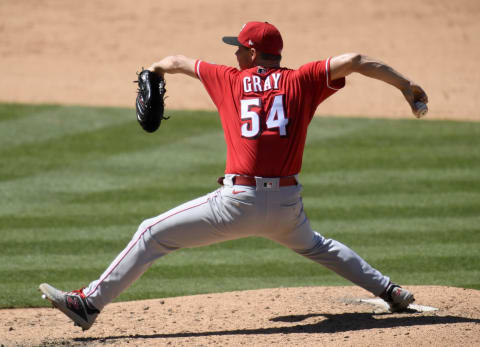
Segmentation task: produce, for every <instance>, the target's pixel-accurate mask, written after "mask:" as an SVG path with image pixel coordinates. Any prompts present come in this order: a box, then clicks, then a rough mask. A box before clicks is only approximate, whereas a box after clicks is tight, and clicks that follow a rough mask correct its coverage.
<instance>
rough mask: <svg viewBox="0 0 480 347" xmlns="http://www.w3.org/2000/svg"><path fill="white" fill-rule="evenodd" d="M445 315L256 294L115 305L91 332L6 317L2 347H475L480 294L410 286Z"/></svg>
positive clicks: (350, 294) (64, 321)
mask: <svg viewBox="0 0 480 347" xmlns="http://www.w3.org/2000/svg"><path fill="white" fill-rule="evenodd" d="M407 288H408V289H410V290H412V291H413V292H414V293H415V296H416V299H417V300H416V304H418V305H423V306H429V307H435V308H437V309H438V310H436V311H428V312H417V311H414V310H412V311H411V312H407V313H396V314H390V313H387V312H385V309H384V308H382V307H380V306H373V305H370V304H366V303H362V302H359V301H360V299H368V298H370V299H371V298H372V296H371V295H370V294H369V293H367V292H366V291H364V290H363V289H361V288H359V287H306V288H277V289H263V290H249V291H241V292H229V293H221V294H204V295H193V296H185V297H176V298H166V299H153V300H144V301H132V302H123V303H115V304H111V305H109V306H107V307H106V308H105V309H104V311H103V312H102V314H101V315H100V316H99V317H98V319H97V322H96V323H95V324H94V325H93V326H92V328H91V329H90V330H88V331H86V332H82V331H81V329H80V328H78V327H73V325H72V323H71V322H70V321H69V319H68V318H66V317H65V316H64V315H63V314H62V313H61V312H60V311H58V310H56V309H50V308H41V309H12V310H0V321H1V326H0V336H1V339H0V341H1V343H2V344H3V345H6V346H14V345H22V346H23V345H28V346H30V345H57V344H58V345H69V346H70V345H73V346H83V345H88V346H97V345H127V344H130V345H135V346H138V345H141V346H164V345H175V346H185V345H188V346H193V345H195V346H207V345H208V346H217V345H220V346H237V345H246V346H269V345H274V346H318V345H322V346H338V345H340V344H342V345H343V346H349V345H352V346H353V345H355V346H366V345H368V346H382V347H384V346H432V345H433V346H439V345H442V346H474V345H477V346H478V345H480V324H479V323H480V291H478V290H472V289H461V288H452V287H438V286H427V287H425V286H409V287H407Z"/></svg>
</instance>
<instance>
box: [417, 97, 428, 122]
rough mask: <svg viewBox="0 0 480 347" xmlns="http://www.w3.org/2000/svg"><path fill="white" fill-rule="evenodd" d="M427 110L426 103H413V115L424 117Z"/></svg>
mask: <svg viewBox="0 0 480 347" xmlns="http://www.w3.org/2000/svg"><path fill="white" fill-rule="evenodd" d="M427 112H428V106H427V104H426V103H424V102H421V101H417V102H416V103H415V116H417V117H418V118H421V117H424V116H425V115H426V114H427Z"/></svg>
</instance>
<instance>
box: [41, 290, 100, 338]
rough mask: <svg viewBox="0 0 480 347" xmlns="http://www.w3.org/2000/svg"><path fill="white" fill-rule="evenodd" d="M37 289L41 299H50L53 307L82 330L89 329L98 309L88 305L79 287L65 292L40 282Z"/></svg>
mask: <svg viewBox="0 0 480 347" xmlns="http://www.w3.org/2000/svg"><path fill="white" fill-rule="evenodd" d="M39 289H40V291H41V292H42V293H43V295H42V298H43V299H47V300H48V301H50V302H51V303H52V305H53V306H54V307H56V308H58V309H59V310H60V311H62V312H63V313H64V314H65V315H67V317H68V318H70V319H71V320H72V321H73V322H74V323H75V325H77V326H79V327H81V328H82V329H83V330H84V331H85V330H88V329H90V327H91V326H92V324H93V322H95V319H96V318H97V316H98V314H99V313H100V311H99V310H97V309H95V308H92V307H89V306H88V304H87V299H86V297H85V295H84V294H83V292H82V290H81V289H80V290H74V291H71V292H68V293H67V292H63V291H61V290H58V289H56V288H54V287H52V286H51V285H49V284H47V283H42V284H40V286H39Z"/></svg>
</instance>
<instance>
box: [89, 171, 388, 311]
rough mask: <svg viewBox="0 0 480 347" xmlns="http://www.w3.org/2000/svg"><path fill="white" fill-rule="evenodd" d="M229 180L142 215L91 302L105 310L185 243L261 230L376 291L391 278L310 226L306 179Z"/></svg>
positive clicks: (263, 234)
mask: <svg viewBox="0 0 480 347" xmlns="http://www.w3.org/2000/svg"><path fill="white" fill-rule="evenodd" d="M233 176H234V175H227V176H226V177H225V180H224V185H223V186H222V187H221V188H219V189H217V190H215V191H214V192H212V193H209V194H207V195H205V196H202V197H200V198H198V199H194V200H192V201H189V202H187V203H184V204H182V205H180V206H178V207H176V208H174V209H172V210H170V211H168V212H165V213H163V214H161V215H159V216H157V217H154V218H150V219H147V220H145V221H143V222H142V223H141V224H140V226H139V228H138V230H137V232H136V233H135V235H134V236H133V238H132V240H131V241H130V242H129V244H128V245H127V247H126V248H125V249H124V250H123V251H122V252H121V253H120V254H119V255H118V256H117V257H116V258H115V260H114V261H113V262H112V263H111V264H110V266H109V267H108V268H107V270H106V271H105V272H104V273H103V274H102V275H101V276H100V278H99V279H98V280H95V281H93V282H91V283H90V285H89V286H88V287H86V288H85V289H84V290H83V293H84V294H85V295H86V296H87V298H88V302H89V304H91V305H93V306H95V307H96V308H97V309H99V310H102V309H103V307H105V305H107V304H108V303H110V302H111V301H112V300H113V299H114V298H115V297H117V296H118V295H119V294H120V293H121V292H122V291H124V290H125V289H127V288H128V287H129V286H130V285H131V284H132V283H133V282H134V281H135V280H136V279H137V278H139V277H140V276H141V275H142V274H143V273H144V272H145V271H146V270H147V269H148V268H149V267H150V265H152V264H153V262H154V261H155V260H157V259H158V258H160V257H162V256H164V255H166V254H168V253H170V252H173V251H175V250H177V249H180V248H192V247H199V246H206V245H210V244H213V243H217V242H222V241H227V240H233V239H238V238H242V237H248V236H261V237H265V238H268V239H270V240H273V241H275V242H278V243H280V244H282V245H284V246H286V247H288V248H290V249H292V250H293V251H295V252H297V253H298V254H301V255H303V256H305V257H307V258H309V259H311V260H313V261H315V262H317V263H319V264H322V265H324V266H325V267H327V268H328V269H330V270H332V271H334V272H336V273H337V274H339V275H340V276H343V277H344V278H346V279H348V280H350V281H351V282H353V283H355V284H356V285H358V286H360V287H362V288H364V289H366V290H368V291H370V292H371V293H373V294H374V295H379V294H381V293H382V292H383V291H384V290H385V288H386V287H387V285H388V283H389V281H390V279H389V278H388V277H386V276H384V275H382V274H381V273H380V272H379V271H378V270H376V269H374V268H373V267H371V266H370V265H369V264H368V263H367V262H366V261H364V260H363V259H362V258H361V257H360V256H359V255H357V254H356V253H355V252H354V251H352V250H351V249H350V248H348V247H347V246H345V245H343V244H342V243H340V242H338V241H335V240H332V239H326V238H324V237H323V236H321V235H320V234H318V233H317V232H315V231H313V230H312V228H311V227H310V223H309V220H308V218H307V216H306V215H305V212H304V210H303V203H302V198H301V195H300V193H301V190H302V187H301V185H300V184H299V185H296V186H295V185H294V186H286V187H279V184H278V179H276V178H268V179H267V178H257V187H250V186H241V185H233V183H232V178H233Z"/></svg>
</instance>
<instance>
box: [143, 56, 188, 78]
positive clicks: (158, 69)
mask: <svg viewBox="0 0 480 347" xmlns="http://www.w3.org/2000/svg"><path fill="white" fill-rule="evenodd" d="M148 69H149V70H150V71H153V72H155V73H157V74H159V75H161V76H163V75H164V74H165V73H171V74H173V73H183V74H185V75H188V76H191V77H195V78H197V75H196V74H195V59H191V58H187V57H185V56H183V55H171V56H168V57H165V58H163V59H162V60H160V61H158V62H156V63H153V64H152V65H151V66H150V67H149V68H148Z"/></svg>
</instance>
